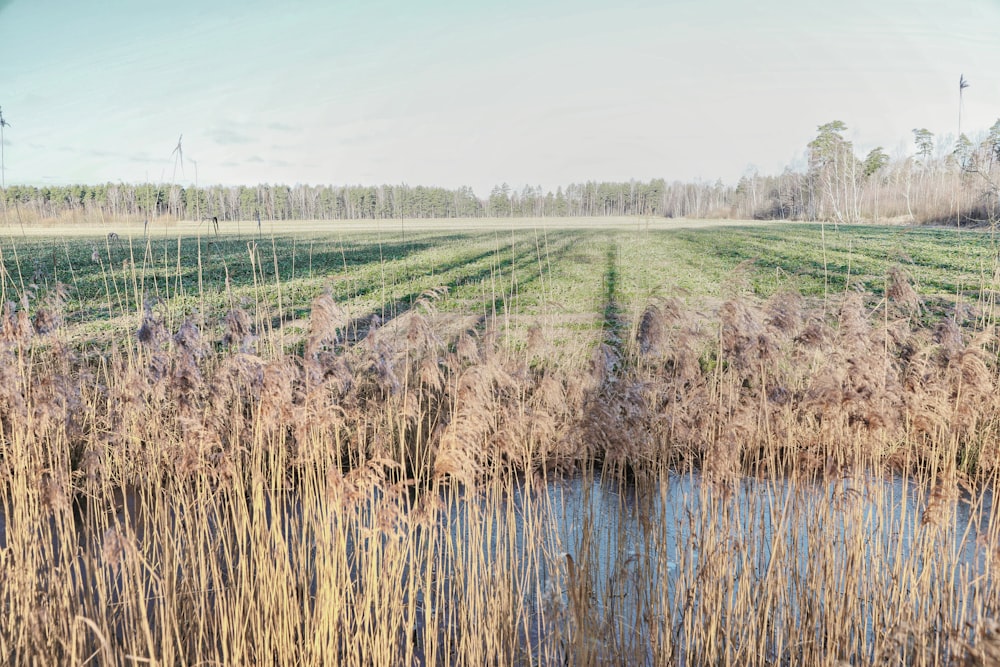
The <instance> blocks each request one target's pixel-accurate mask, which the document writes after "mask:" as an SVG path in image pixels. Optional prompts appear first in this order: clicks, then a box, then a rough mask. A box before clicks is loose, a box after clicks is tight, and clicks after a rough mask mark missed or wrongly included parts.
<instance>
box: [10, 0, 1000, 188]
mask: <svg viewBox="0 0 1000 667" xmlns="http://www.w3.org/2000/svg"><path fill="white" fill-rule="evenodd" d="M998 35H1000V0H952V1H951V2H942V1H941V0H886V1H881V0H841V1H840V2H836V3H835V2H830V1H829V0H823V1H821V2H820V1H815V0H755V1H754V2H746V1H745V0H658V1H650V0H617V1H616V2H615V3H610V2H596V1H594V0H572V1H570V0H511V1H507V2H503V3H500V2H480V1H476V0H462V1H459V0H433V1H432V0H426V1H416V0H410V1H409V2H406V1H404V0H360V1H353V0H352V1H349V2H343V1H311V0H285V1H284V2H280V3H277V2H265V1H262V0H214V1H213V0H171V1H170V2H165V1H157V0H105V1H103V2H102V1H100V0H93V1H91V2H80V1H79V0H0V110H2V113H3V117H4V120H5V121H7V122H8V123H9V126H8V127H5V128H4V146H3V147H4V154H3V162H4V165H3V166H4V177H5V181H6V183H7V184H8V185H11V184H30V185H54V184H69V183H103V182H143V181H147V180H150V181H154V182H164V183H180V184H184V185H187V184H191V183H195V182H197V183H198V184H201V185H209V184H224V185H236V184H247V185H252V184H257V183H285V184H289V185H293V184H297V183H308V184H335V185H336V184H370V185H377V184H382V183H386V184H396V183H406V184H409V185H434V186H442V187H448V188H455V187H459V186H462V185H468V186H471V187H472V188H473V189H474V190H475V191H476V193H477V194H478V195H480V196H486V195H488V194H489V191H490V189H491V188H492V187H493V186H495V185H498V184H501V183H508V184H509V185H511V186H512V187H514V188H516V189H520V188H521V187H523V186H525V185H529V186H533V187H534V186H541V187H543V188H544V189H545V190H553V191H554V190H555V188H556V187H557V186H560V185H562V186H565V185H567V184H569V183H573V182H576V183H579V182H584V181H588V180H596V181H627V180H630V179H637V180H648V179H650V178H665V179H667V180H668V181H673V180H682V181H691V180H701V181H715V180H716V179H722V180H723V182H727V183H735V182H736V181H737V180H738V179H739V178H740V176H741V175H743V174H745V173H748V172H749V171H751V170H758V171H760V172H761V173H777V172H780V171H781V170H782V169H784V168H785V167H786V166H792V167H801V166H802V165H803V162H804V151H805V146H806V144H807V143H808V142H809V141H810V140H811V139H812V138H813V137H814V136H815V135H816V129H817V127H818V126H819V125H822V124H824V123H827V122H829V121H832V120H841V121H843V122H844V123H846V125H847V126H848V130H847V133H846V136H847V138H848V139H850V140H852V141H853V142H854V144H855V147H856V150H857V152H858V153H859V157H863V155H864V153H866V152H867V151H868V150H870V149H871V148H874V147H875V146H879V145H881V146H883V147H884V148H885V149H886V150H887V152H888V153H889V154H890V155H892V156H894V157H898V156H902V155H906V154H910V153H912V152H913V141H912V139H913V135H912V130H913V129H914V128H924V127H925V128H927V129H929V130H931V131H932V132H934V133H935V134H936V135H938V137H939V138H941V139H944V138H945V137H947V138H948V140H949V141H954V138H955V136H957V131H958V121H959V95H958V82H959V77H960V76H961V75H964V76H965V78H966V80H967V81H968V82H969V84H970V86H969V88H967V89H966V90H965V92H964V102H963V104H962V110H961V122H962V130H963V131H965V132H967V133H969V134H970V135H976V134H977V133H982V132H984V131H985V130H986V129H987V128H989V127H990V126H991V125H992V124H993V123H994V122H995V121H996V120H997V118H998V117H1000V68H998V63H1000V39H998V38H997V36H998ZM178 143H179V144H180V148H181V150H180V151H176V150H175V149H176V148H177V146H178ZM181 154H182V156H183V159H182V158H181Z"/></svg>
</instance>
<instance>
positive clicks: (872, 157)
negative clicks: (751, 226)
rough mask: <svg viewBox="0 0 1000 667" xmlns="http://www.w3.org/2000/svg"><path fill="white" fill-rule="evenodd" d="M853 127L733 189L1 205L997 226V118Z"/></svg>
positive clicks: (12, 193)
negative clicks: (900, 136)
mask: <svg viewBox="0 0 1000 667" xmlns="http://www.w3.org/2000/svg"><path fill="white" fill-rule="evenodd" d="M846 131H847V126H846V125H845V124H844V123H843V122H841V121H832V122H829V123H826V124H824V125H821V126H819V127H818V128H817V135H816V137H815V138H814V139H813V140H812V141H811V142H810V143H809V144H808V145H807V146H806V149H805V155H806V162H807V164H806V166H805V168H804V169H798V170H795V169H791V168H787V169H785V170H784V172H782V173H781V174H771V175H767V174H760V173H758V172H756V171H754V172H750V173H747V174H746V175H745V176H744V177H743V178H741V179H740V181H739V182H738V183H737V184H736V185H735V186H732V185H726V184H723V183H722V182H721V181H716V182H714V183H712V182H695V183H684V182H680V181H673V182H667V181H666V180H664V179H652V180H649V181H635V180H632V181H628V182H595V181H589V182H587V183H582V184H571V185H568V186H567V187H565V188H562V187H559V188H557V189H556V191H555V192H552V191H551V190H548V191H545V190H543V189H542V188H541V187H531V186H526V187H524V188H521V189H520V190H518V189H513V188H511V187H510V186H508V185H507V184H506V183H505V184H502V185H498V186H496V187H494V188H493V189H492V191H491V192H490V194H489V196H488V197H486V198H480V197H478V196H477V195H476V194H475V193H474V192H473V190H472V189H471V188H469V187H460V188H457V189H448V188H441V187H426V186H420V185H418V186H409V185H378V186H366V185H342V186H337V185H295V186H288V185H269V184H262V185H254V186H243V185H241V186H221V185H213V186H206V187H185V186H181V185H177V184H163V183H159V184H156V183H141V184H126V183H106V184H102V185H67V186H45V187H35V186H25V185H11V186H9V187H6V188H3V189H2V190H0V195H2V196H0V201H2V202H3V204H4V207H5V211H9V210H10V209H12V208H13V209H15V210H16V212H17V214H18V215H23V216H26V217H28V218H29V219H30V218H34V219H55V218H67V217H70V218H75V217H77V216H85V217H90V218H94V217H97V218H104V219H108V220H122V219H131V220H149V219H151V218H159V217H164V216H169V217H173V218H176V219H188V220H204V219H211V218H217V219H218V220H220V221H226V220H253V219H264V220H375V219H399V218H484V217H489V218H505V217H567V216H598V217H600V216H656V217H700V218H706V217H714V218H739V219H748V218H751V219H787V220H830V221H836V222H859V221H884V220H902V221H908V222H949V221H950V222H954V223H962V222H982V221H995V220H996V219H997V217H998V213H1000V209H998V195H1000V188H998V184H1000V120H998V121H997V122H996V123H995V124H994V125H993V126H992V127H991V128H990V129H989V130H988V131H987V132H984V133H981V135H980V136H979V137H977V138H976V139H975V140H972V139H970V138H969V137H968V136H967V135H966V134H960V135H959V138H958V139H957V140H955V141H951V140H949V139H945V140H939V139H938V138H937V137H935V135H934V134H933V133H932V132H930V131H929V130H927V129H926V128H919V129H914V130H913V137H914V148H913V152H912V154H910V155H904V156H900V157H895V158H892V157H890V156H889V155H888V154H887V153H886V152H885V150H884V149H883V148H881V147H878V148H875V149H873V150H872V151H870V152H868V154H867V155H865V156H859V155H857V154H856V153H855V150H854V146H853V145H852V143H851V142H850V141H849V140H847V139H846V138H845V136H844V135H845V132H846Z"/></svg>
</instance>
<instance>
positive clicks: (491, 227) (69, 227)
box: [0, 216, 802, 240]
mask: <svg viewBox="0 0 1000 667" xmlns="http://www.w3.org/2000/svg"><path fill="white" fill-rule="evenodd" d="M774 224H785V223H783V222H782V221H761V220H703V219H692V218H660V217H654V216H645V217H606V218H584V217H580V218H448V219H430V220H426V219H413V220H402V221H400V220H276V221H274V222H271V221H264V222H263V224H262V225H261V227H260V229H259V230H258V227H257V221H256V220H241V221H229V220H227V221H222V222H220V223H219V228H218V234H219V235H220V236H237V235H238V236H240V237H245V238H246V239H247V240H252V239H254V238H257V237H258V235H259V236H261V237H270V236H271V235H272V234H274V235H282V234H293V233H306V232H311V233H323V232H336V233H345V232H346V233H352V232H356V233H365V232H375V231H381V232H383V233H392V232H400V231H401V232H408V231H412V232H418V231H419V232H428V231H430V232H432V231H468V232H474V231H495V230H511V229H515V230H516V229H620V230H629V229H631V230H635V229H639V230H642V231H663V230H673V229H705V228H711V227H733V226H739V227H746V226H763V225H774ZM796 224H802V223H796ZM112 233H113V234H117V235H118V237H119V238H121V239H129V238H131V239H141V238H144V236H145V235H146V234H148V235H149V237H150V238H154V239H155V238H163V237H165V236H166V237H169V238H176V237H177V236H178V235H181V236H201V237H203V238H207V237H210V236H214V235H215V233H216V232H215V229H214V227H213V226H212V225H211V224H209V223H205V222H201V223H199V222H195V221H188V220H182V221H153V222H150V223H149V225H145V224H144V223H143V221H141V220H140V221H137V222H129V223H125V222H102V221H94V222H90V221H87V222H79V223H65V222H59V223H52V224H49V223H44V222H43V223H32V224H29V225H25V226H24V227H23V229H22V227H20V226H19V225H18V224H17V222H16V220H14V221H11V220H8V221H7V224H5V225H0V238H3V237H8V238H12V239H14V240H17V239H18V238H24V237H27V238H39V237H52V236H57V237H88V236H89V237H106V236H107V235H108V234H112Z"/></svg>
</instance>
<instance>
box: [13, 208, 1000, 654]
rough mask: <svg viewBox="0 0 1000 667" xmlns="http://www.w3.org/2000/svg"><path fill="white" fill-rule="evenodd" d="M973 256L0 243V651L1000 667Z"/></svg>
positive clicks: (929, 250)
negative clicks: (999, 665) (999, 663)
mask: <svg viewBox="0 0 1000 667" xmlns="http://www.w3.org/2000/svg"><path fill="white" fill-rule="evenodd" d="M998 253H1000V239H998V238H995V237H994V236H993V234H992V233H991V231H989V230H956V229H938V228H914V227H875V226H861V225H840V226H834V225H830V224H827V225H822V226H821V225H818V224H815V225H814V224H798V223H795V224H793V223H762V224H757V223H752V222H739V223H734V222H731V221H726V222H715V221H701V220H694V221H688V220H666V219H659V218H648V219H647V218H622V219H601V220H596V219H576V220H565V219H562V220H559V221H556V222H552V223H551V224H549V223H548V221H546V220H545V219H533V220H504V221H502V222H499V221H483V220H466V221H448V222H445V221H421V222H416V221H411V220H405V221H399V220H395V221H392V220H383V221H371V222H369V223H367V224H361V223H340V222H334V223H319V222H315V223H310V222H302V223H293V224H280V225H279V224H278V223H274V224H271V223H265V224H264V225H262V226H258V223H257V222H256V221H255V222H242V223H236V222H224V223H220V224H212V223H208V222H206V223H202V224H200V225H199V224H197V223H191V222H162V221H159V222H157V221H154V222H152V223H151V224H149V225H148V226H143V225H141V224H140V225H136V224H132V225H125V224H122V225H117V226H115V225H110V224H97V223H81V224H79V225H73V226H66V227H58V228H57V227H40V226H30V227H26V228H22V227H20V226H18V225H17V224H16V222H13V223H12V222H11V221H9V220H7V221H6V225H5V226H4V227H3V229H0V272H2V274H0V303H2V304H3V312H2V314H0V315H2V319H0V357H2V364H0V469H2V472H0V481H2V484H3V488H2V491H0V605H2V607H3V608H2V610H0V659H3V660H4V661H5V662H6V663H9V664H23V665H31V664H42V663H60V664H102V665H104V664H120V665H136V664H166V665H173V664H184V665H205V664H227V665H228V664H262V663H268V664H276V665H277V664H281V665H285V664H289V665H291V664H294V665H334V664H343V665H372V664H376V665H411V664H421V665H423V664H427V665H438V664H441V665H470V664H517V665H521V664H523V665H562V664H574V665H588V664H651V665H667V664H684V665H696V664H749V665H769V664H775V663H778V664H829V665H836V664H871V665H876V664H878V665H881V664H906V665H910V664H912V665H946V664H955V665H977V664H978V665H988V664H997V661H998V660H1000V619H998V617H997V614H998V612H1000V590H998V586H997V585H996V584H997V581H996V580H995V579H994V575H995V574H997V571H998V570H997V568H998V567H1000V519H998V518H997V514H998V507H997V503H998V501H997V500H996V497H995V495H994V488H995V486H996V481H997V475H998V474H1000V356H998V355H1000V337H998V329H997V324H998V321H997V317H998V313H997V310H996V297H997V290H998V289H1000V254H998Z"/></svg>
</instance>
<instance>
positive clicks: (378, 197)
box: [3, 179, 733, 221]
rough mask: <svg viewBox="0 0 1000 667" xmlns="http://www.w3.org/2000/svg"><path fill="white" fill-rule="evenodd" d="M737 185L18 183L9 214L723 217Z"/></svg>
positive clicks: (8, 201)
mask: <svg viewBox="0 0 1000 667" xmlns="http://www.w3.org/2000/svg"><path fill="white" fill-rule="evenodd" d="M732 192H733V188H732V187H726V186H723V185H722V184H721V183H716V184H714V185H704V184H697V183H694V184H688V183H680V182H675V183H670V184H668V183H667V182H666V181H664V180H663V179H654V180H651V181H649V182H639V181H630V182H627V183H598V182H588V183H584V184H579V185H577V184H572V185H569V186H567V187H566V188H565V189H564V188H562V187H559V188H557V189H556V191H555V192H552V191H548V192H546V191H544V190H543V189H542V188H541V187H531V186H526V187H524V188H522V189H520V190H514V189H511V187H510V186H508V185H507V184H503V185H500V186H497V187H495V188H493V190H492V191H491V193H490V195H489V196H488V197H487V198H485V199H481V198H478V197H477V196H476V195H475V193H474V192H473V191H472V189H471V188H469V187H460V188H457V189H447V188H439V187H425V186H420V185H418V186H408V185H379V186H365V185H345V186H334V185H295V186H288V185H267V184H263V185H255V186H244V185H240V186H221V185H213V186H208V187H184V186H181V185H172V184H154V183H143V184H135V185H133V184H126V183H105V184H102V185H67V186H44V187H36V186H29V185H12V186H10V187H8V188H6V189H5V190H4V191H3V201H4V203H5V205H6V206H7V207H8V208H11V207H14V206H17V207H19V210H21V211H24V212H26V213H28V214H31V215H33V216H34V217H36V218H39V219H47V218H58V217H64V216H72V215H85V216H97V217H104V218H107V219H114V220H117V219H125V218H128V219H149V218H152V217H162V216H171V217H174V218H177V219H189V220H203V219H206V218H217V219H218V220H220V221H224V220H253V219H255V218H257V217H260V218H261V219H267V220H374V219H399V218H481V217H492V218H502V217H542V216H545V217H565V216H623V215H649V216H670V217H678V216H703V215H707V214H708V213H710V212H712V211H717V212H718V211H721V209H722V208H724V207H725V206H726V205H727V203H726V202H727V201H728V200H729V199H730V198H731V196H732Z"/></svg>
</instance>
